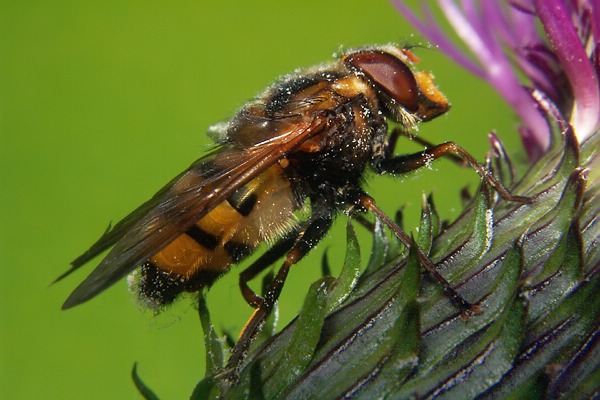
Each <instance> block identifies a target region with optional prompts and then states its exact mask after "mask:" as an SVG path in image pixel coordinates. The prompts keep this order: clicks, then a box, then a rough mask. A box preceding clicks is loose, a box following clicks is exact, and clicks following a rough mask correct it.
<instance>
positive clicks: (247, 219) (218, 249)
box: [138, 164, 296, 305]
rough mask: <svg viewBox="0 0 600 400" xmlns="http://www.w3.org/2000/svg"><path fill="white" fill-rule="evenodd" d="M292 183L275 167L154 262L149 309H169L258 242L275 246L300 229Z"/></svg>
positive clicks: (142, 286)
mask: <svg viewBox="0 0 600 400" xmlns="http://www.w3.org/2000/svg"><path fill="white" fill-rule="evenodd" d="M295 209H296V204H295V200H294V196H293V194H292V190H291V186H290V182H289V180H288V179H286V178H285V176H284V175H283V170H282V168H281V167H280V166H279V165H278V164H276V165H274V166H272V167H270V168H269V169H268V170H267V171H265V172H263V173H262V174H260V175H259V176H257V177H256V178H255V179H253V180H252V181H250V182H249V183H248V184H246V185H245V186H242V187H241V188H239V189H238V190H237V191H236V192H234V193H233V194H232V195H231V196H229V198H228V199H227V200H225V201H223V202H222V203H220V204H219V205H217V206H216V207H215V208H213V209H212V210H211V211H210V212H208V213H207V214H206V215H205V216H204V217H202V218H201V219H200V220H199V221H198V222H197V223H196V224H195V225H193V226H192V227H191V228H190V229H188V230H187V231H186V232H185V233H183V234H182V235H180V236H179V237H178V238H177V239H175V240H174V241H172V242H171V243H169V244H168V245H167V246H166V247H164V248H163V249H162V250H161V251H160V252H158V253H157V254H155V255H154V256H153V257H151V258H150V259H149V260H148V262H147V263H146V264H144V266H143V267H142V269H141V278H140V281H139V283H138V285H139V290H140V292H141V294H142V295H143V297H145V298H146V300H148V302H149V303H151V304H154V305H163V304H167V303H170V302H171V301H173V300H174V299H175V297H177V295H178V294H179V293H181V292H182V291H196V290H198V289H199V288H201V287H203V286H206V285H210V284H211V283H212V282H213V281H214V280H215V279H216V278H218V277H219V276H220V275H221V274H223V273H225V272H227V270H228V269H229V267H230V266H231V265H232V264H234V263H237V262H238V261H240V260H242V259H243V258H244V257H246V256H248V255H249V254H251V253H252V251H253V250H254V249H255V248H256V246H257V245H258V244H259V243H260V242H273V241H274V240H276V239H277V238H279V237H281V236H282V235H284V234H285V233H287V232H289V231H290V230H291V229H292V228H293V227H294V226H295V224H296V218H295V216H294V211H295Z"/></svg>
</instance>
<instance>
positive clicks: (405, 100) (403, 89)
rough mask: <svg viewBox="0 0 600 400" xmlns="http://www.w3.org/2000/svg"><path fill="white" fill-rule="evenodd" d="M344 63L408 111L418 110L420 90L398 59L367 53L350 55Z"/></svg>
mask: <svg viewBox="0 0 600 400" xmlns="http://www.w3.org/2000/svg"><path fill="white" fill-rule="evenodd" d="M344 62H345V63H346V65H348V66H349V67H351V68H352V69H354V70H356V71H360V72H362V73H363V74H364V75H365V76H366V77H367V78H368V79H369V80H370V81H371V82H373V83H374V84H375V85H376V86H377V87H378V88H379V89H381V90H383V91H384V92H385V93H387V94H388V95H389V96H390V97H391V98H392V99H394V100H396V101H397V102H398V103H399V104H400V105H401V106H402V107H404V108H405V109H407V110H408V111H413V112H414V111H416V110H417V109H418V106H419V105H418V95H419V89H418V86H417V82H416V80H415V76H414V74H413V72H412V71H411V70H410V68H408V66H407V65H406V64H405V63H403V62H402V61H401V60H399V59H398V58H397V57H394V56H393V55H391V54H388V53H381V52H372V51H371V52H368V51H365V52H357V53H353V54H348V55H347V56H346V58H345V60H344Z"/></svg>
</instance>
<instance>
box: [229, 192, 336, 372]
mask: <svg viewBox="0 0 600 400" xmlns="http://www.w3.org/2000/svg"><path fill="white" fill-rule="evenodd" d="M315 203H316V204H313V214H312V216H311V218H310V219H309V221H308V225H307V226H306V229H305V230H304V231H303V232H301V233H300V234H299V235H298V237H297V239H296V241H295V243H294V245H293V246H292V248H291V249H290V250H289V252H288V253H287V256H286V257H285V260H284V262H283V264H282V266H281V268H279V271H277V275H276V276H275V278H274V279H273V282H271V286H270V287H269V289H268V290H267V293H266V294H265V296H264V298H262V299H261V298H260V297H259V296H256V295H255V297H252V296H250V297H251V298H252V300H255V299H256V300H258V299H260V302H259V304H258V306H257V308H256V310H254V313H253V314H252V316H251V317H250V319H249V320H248V322H247V323H246V325H245V326H244V329H242V332H241V333H240V338H239V340H238V343H237V345H236V346H235V348H234V349H233V350H232V352H231V356H230V357H229V361H228V362H227V366H226V371H225V373H226V375H227V376H228V379H230V380H236V379H237V371H238V369H239V367H240V365H241V363H242V361H243V359H244V357H245V355H246V352H247V351H248V348H249V347H250V344H251V343H252V340H253V339H254V337H255V336H256V335H257V334H258V332H259V331H260V329H261V328H262V326H263V325H264V322H265V319H266V318H267V317H268V316H269V314H270V313H271V311H272V310H273V307H274V306H275V302H276V301H277V299H278V298H279V294H280V293H281V289H282V288H283V284H284V282H285V279H286V278H287V275H288V272H289V270H290V268H291V267H292V265H294V264H296V263H297V262H298V261H300V259H302V257H304V256H305V255H306V254H307V253H308V252H309V251H310V250H311V249H312V248H313V247H314V246H315V245H316V244H317V243H318V242H320V241H321V239H323V237H324V236H325V234H326V233H327V232H328V231H329V229H330V228H331V224H332V220H333V213H332V209H331V207H330V206H329V205H328V204H327V203H326V202H321V204H319V202H318V201H317V202H315ZM256 269H257V270H258V269H259V268H258V267H257V268H256ZM254 272H256V273H258V272H257V271H251V272H249V273H248V276H251V275H253V273H254ZM256 273H254V275H256Z"/></svg>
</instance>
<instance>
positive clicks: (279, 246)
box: [240, 230, 300, 308]
mask: <svg viewBox="0 0 600 400" xmlns="http://www.w3.org/2000/svg"><path fill="white" fill-rule="evenodd" d="M299 236H300V232H298V231H297V230H294V231H293V232H291V233H290V234H288V235H287V236H286V237H284V238H282V239H280V240H279V241H278V242H277V243H275V245H273V247H271V248H270V249H269V250H267V251H266V252H265V253H264V254H263V255H262V256H260V257H259V258H258V260H256V261H255V262H253V263H252V265H250V266H249V267H248V268H246V269H245V270H243V271H242V272H241V273H240V289H241V291H242V295H243V296H244V299H246V301H247V302H248V304H249V305H250V306H251V307H254V308H257V307H259V306H260V304H261V303H262V302H263V298H262V297H260V296H259V295H257V294H256V293H255V292H254V291H253V290H252V289H251V288H250V287H249V286H248V282H249V281H250V280H252V279H254V277H256V275H258V274H260V273H261V272H262V271H264V270H265V269H266V268H268V267H270V266H271V265H273V263H275V261H277V260H278V259H280V258H281V257H283V256H284V255H285V254H286V253H287V252H289V251H290V250H291V249H292V247H293V246H294V243H295V242H296V240H297V239H298V237H299Z"/></svg>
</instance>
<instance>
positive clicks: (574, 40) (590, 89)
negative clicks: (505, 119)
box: [536, 0, 600, 141]
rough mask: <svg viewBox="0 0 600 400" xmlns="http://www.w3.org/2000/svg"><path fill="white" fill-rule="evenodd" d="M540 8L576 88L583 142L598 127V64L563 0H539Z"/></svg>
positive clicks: (577, 121)
mask: <svg viewBox="0 0 600 400" xmlns="http://www.w3.org/2000/svg"><path fill="white" fill-rule="evenodd" d="M536 9H537V13H538V15H539V17H540V20H541V22H542V25H543V26H544V29H545V31H546V34H547V35H548V38H549V40H550V43H552V46H553V48H554V52H555V54H556V56H557V57H558V59H559V61H560V63H561V65H562V67H563V69H564V71H565V73H566V75H567V77H568V78H569V82H570V83H571V87H572V90H573V96H574V98H575V104H574V109H573V115H572V116H571V123H572V125H573V127H574V129H575V132H576V133H577V136H578V138H579V140H580V141H582V140H583V139H585V138H586V137H587V136H589V135H590V134H591V133H592V132H593V130H594V129H596V127H597V126H598V122H599V117H600V90H599V86H598V79H597V76H596V74H595V72H594V67H593V66H592V64H591V63H590V60H589V59H588V55H587V53H586V51H585V48H584V47H583V44H582V43H581V39H580V38H579V35H578V34H577V31H576V30H575V27H574V26H573V23H572V21H571V16H570V14H569V12H568V11H567V9H566V7H565V4H564V3H563V2H562V1H561V0H536Z"/></svg>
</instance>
